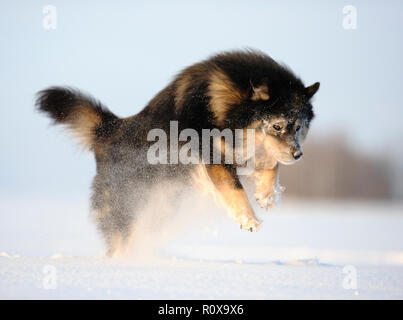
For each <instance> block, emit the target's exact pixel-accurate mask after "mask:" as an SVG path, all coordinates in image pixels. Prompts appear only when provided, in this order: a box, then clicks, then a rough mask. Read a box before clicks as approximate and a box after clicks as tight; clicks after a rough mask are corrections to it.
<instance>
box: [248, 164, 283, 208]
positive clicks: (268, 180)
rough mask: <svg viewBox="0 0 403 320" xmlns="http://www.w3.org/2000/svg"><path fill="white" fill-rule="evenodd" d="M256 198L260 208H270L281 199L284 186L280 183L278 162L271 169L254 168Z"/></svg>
mask: <svg viewBox="0 0 403 320" xmlns="http://www.w3.org/2000/svg"><path fill="white" fill-rule="evenodd" d="M254 177H255V183H256V193H255V196H256V200H257V201H258V203H259V204H260V206H261V207H262V208H266V209H272V208H273V207H274V205H276V204H277V203H278V202H279V201H280V199H281V193H282V192H283V191H284V187H282V186H281V185H280V181H279V177H280V171H279V165H278V163H277V164H276V165H275V166H274V168H272V169H261V170H256V171H255V174H254Z"/></svg>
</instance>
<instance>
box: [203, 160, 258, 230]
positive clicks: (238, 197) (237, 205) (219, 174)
mask: <svg viewBox="0 0 403 320" xmlns="http://www.w3.org/2000/svg"><path fill="white" fill-rule="evenodd" d="M206 169H207V173H208V175H209V177H210V179H211V182H212V183H213V184H214V186H215V189H216V190H217V192H218V199H219V201H220V202H221V203H222V204H224V206H225V207H226V208H227V209H228V210H229V211H230V212H231V214H232V217H233V219H234V220H235V222H236V223H238V224H239V225H240V227H241V228H242V229H246V230H250V231H257V229H258V228H259V226H260V222H259V221H258V219H257V218H256V216H255V214H254V212H253V209H252V207H251V205H250V203H249V201H248V197H247V195H246V193H245V190H244V189H243V187H242V184H241V182H240V181H239V178H238V176H237V175H236V171H235V169H234V168H232V167H228V166H224V165H207V166H206Z"/></svg>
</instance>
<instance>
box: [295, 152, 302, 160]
mask: <svg viewBox="0 0 403 320" xmlns="http://www.w3.org/2000/svg"><path fill="white" fill-rule="evenodd" d="M302 155H303V153H302V151H300V150H298V151H295V152H294V153H293V156H294V159H295V160H298V159H299V158H301V157H302Z"/></svg>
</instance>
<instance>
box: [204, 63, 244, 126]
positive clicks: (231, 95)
mask: <svg viewBox="0 0 403 320" xmlns="http://www.w3.org/2000/svg"><path fill="white" fill-rule="evenodd" d="M208 95H209V97H210V108H211V111H212V112H213V113H214V115H215V118H216V122H217V124H218V125H222V124H223V122H224V120H225V117H226V114H227V112H228V111H229V110H230V109H231V108H232V106H233V105H236V104H239V103H241V102H242V101H243V100H244V99H245V94H243V93H242V92H240V90H238V89H237V88H235V87H234V85H233V84H232V82H231V80H230V79H229V78H228V76H227V75H226V74H224V73H223V72H222V71H221V70H218V69H216V70H215V71H213V73H212V74H211V76H210V83H209V87H208Z"/></svg>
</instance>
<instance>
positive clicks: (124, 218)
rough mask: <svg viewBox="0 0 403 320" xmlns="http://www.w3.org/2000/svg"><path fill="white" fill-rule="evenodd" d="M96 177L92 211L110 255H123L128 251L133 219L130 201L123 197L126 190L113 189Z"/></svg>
mask: <svg viewBox="0 0 403 320" xmlns="http://www.w3.org/2000/svg"><path fill="white" fill-rule="evenodd" d="M102 180H103V179H101V178H98V177H96V178H95V179H94V183H93V195H92V213H93V218H94V220H95V222H96V225H97V228H98V230H99V231H100V232H101V234H102V236H103V238H104V240H105V244H106V255H107V256H108V257H123V256H126V255H127V253H128V249H129V245H130V238H131V233H132V225H133V221H132V220H133V219H132V215H131V211H130V208H129V206H128V203H127V202H126V201H124V199H121V197H122V195H124V192H118V191H117V188H116V187H115V188H114V189H113V190H112V188H111V186H110V184H109V183H107V182H105V181H102ZM100 181H101V182H100Z"/></svg>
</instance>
